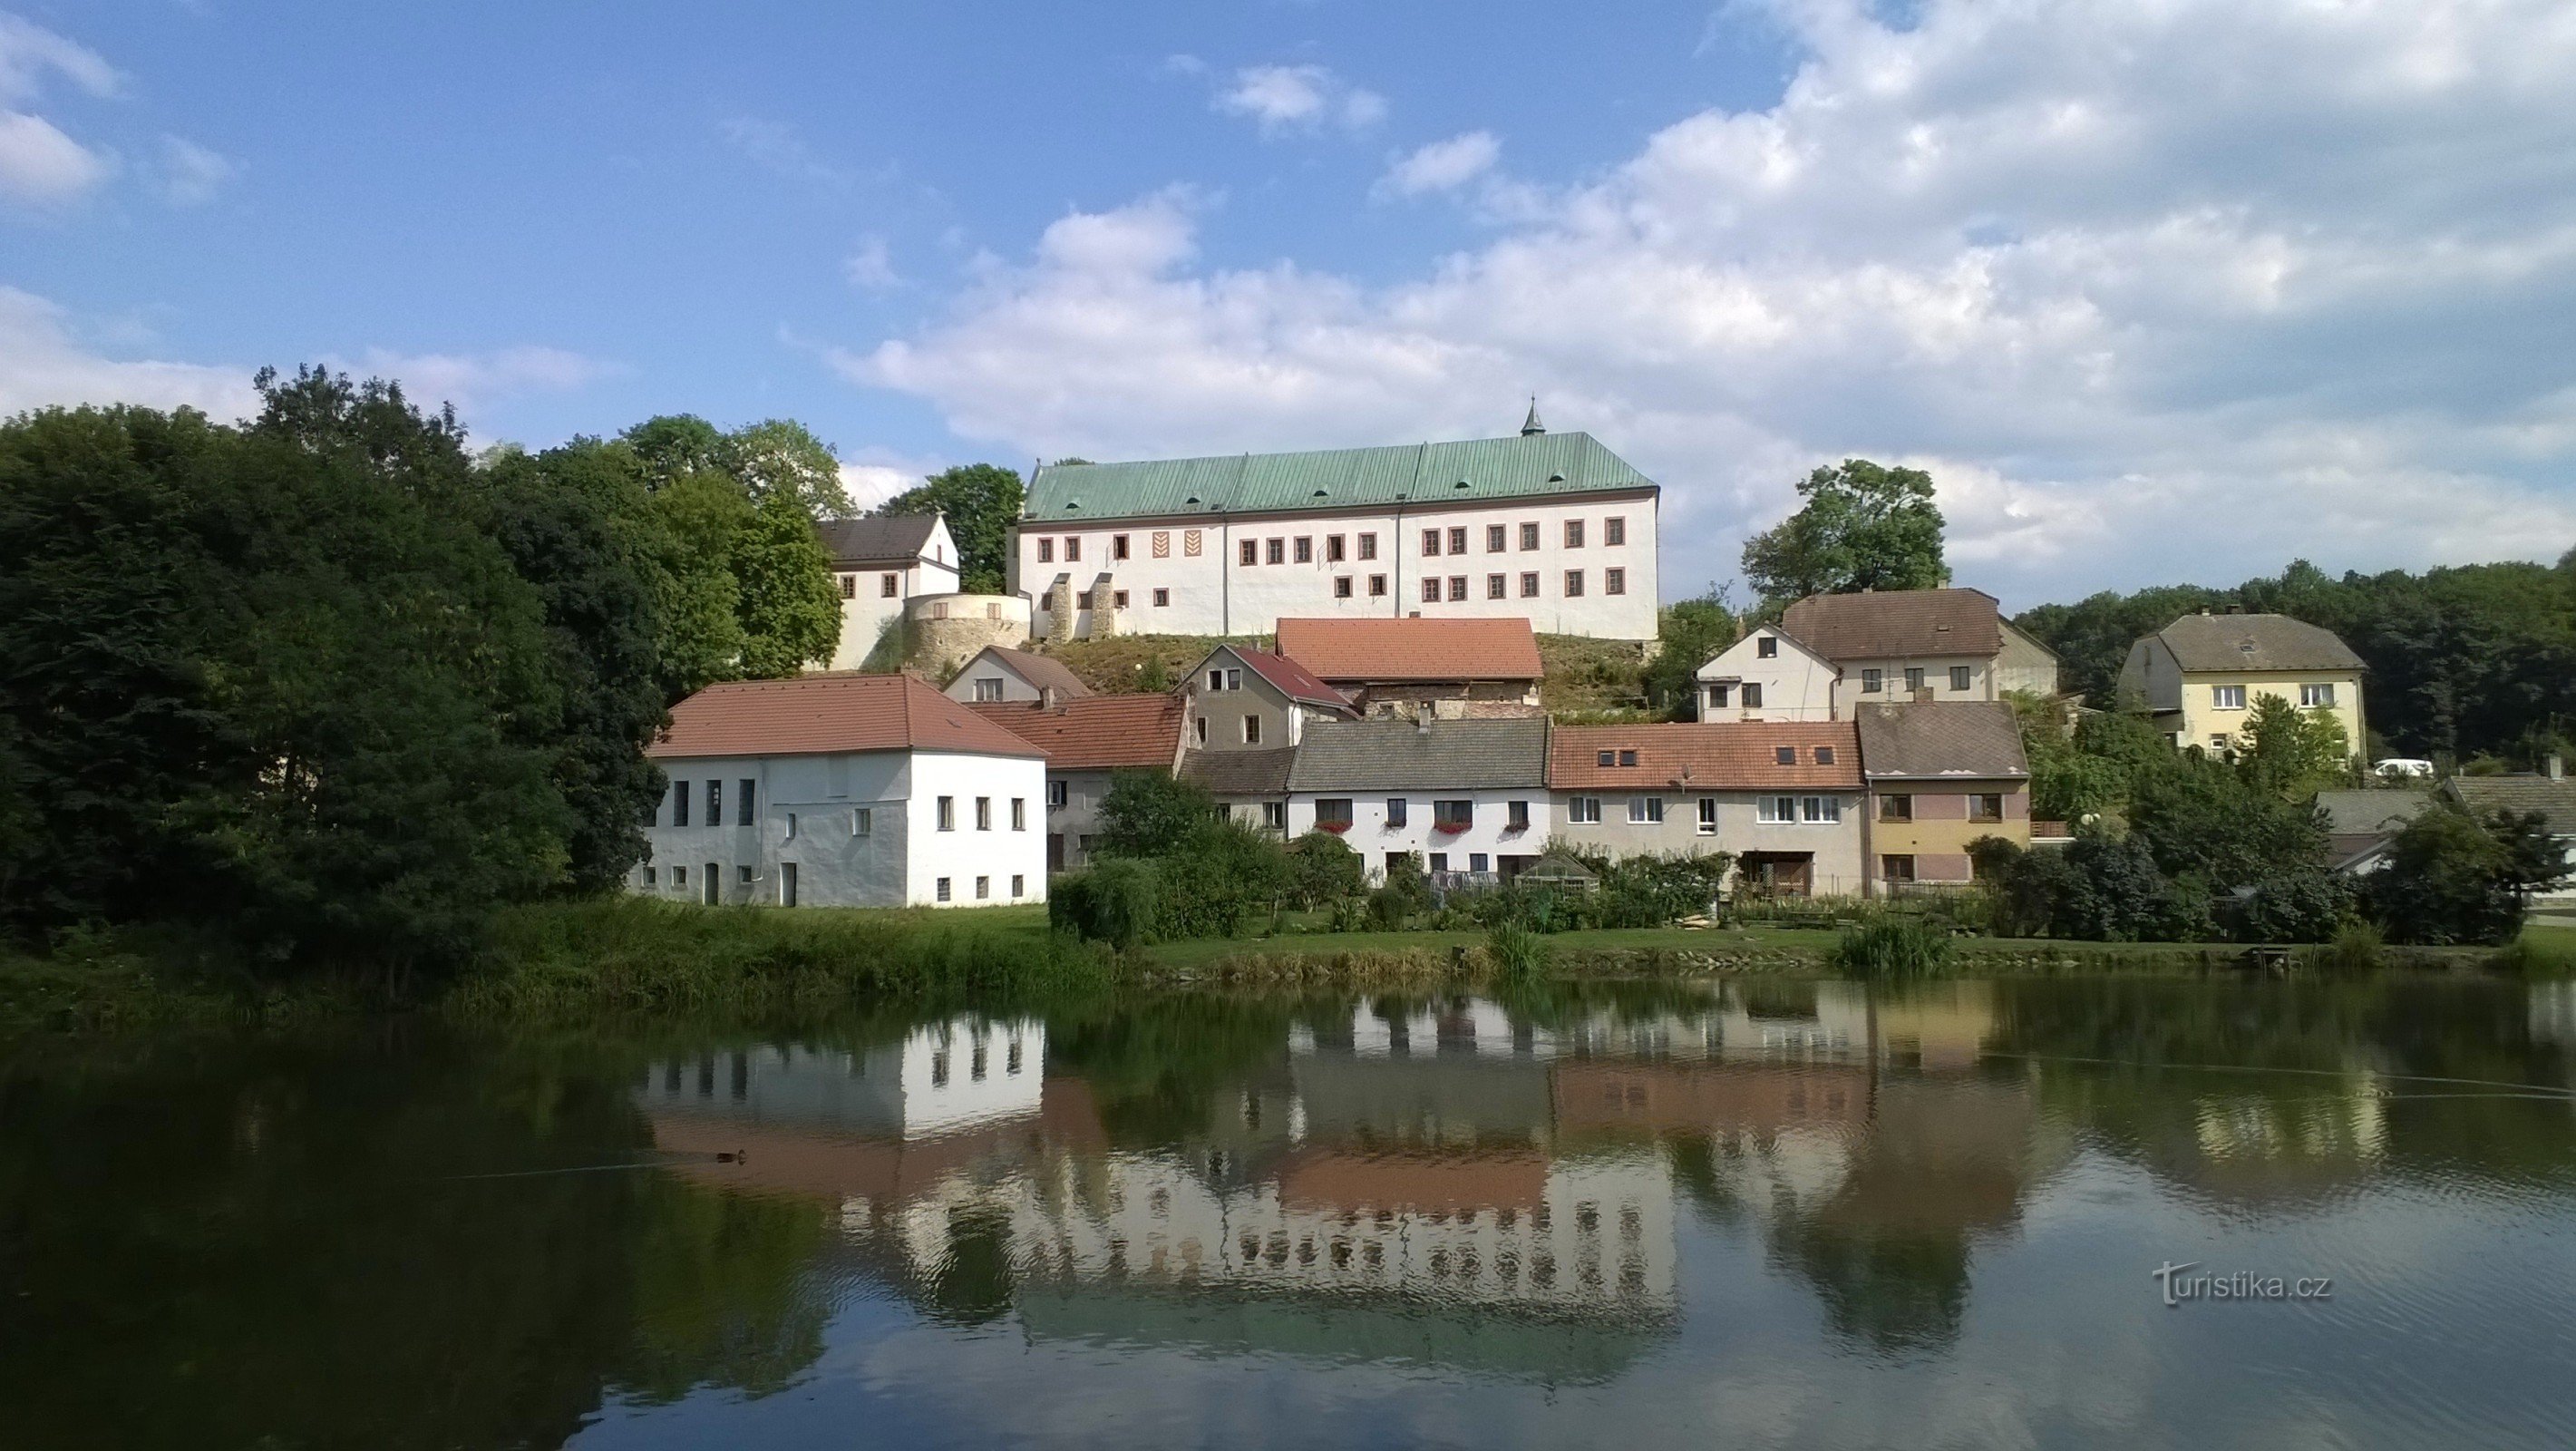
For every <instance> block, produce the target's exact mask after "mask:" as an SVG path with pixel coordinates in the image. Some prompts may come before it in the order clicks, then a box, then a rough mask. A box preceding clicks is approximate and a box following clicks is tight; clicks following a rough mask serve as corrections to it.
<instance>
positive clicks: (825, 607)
mask: <svg viewBox="0 0 2576 1451" xmlns="http://www.w3.org/2000/svg"><path fill="white" fill-rule="evenodd" d="M733 577H734V584H735V586H736V588H737V589H738V590H739V594H738V595H737V597H736V599H737V608H738V611H739V615H740V618H741V620H742V669H743V674H745V675H746V676H748V677H750V678H752V679H754V680H766V679H774V678H778V677H782V676H788V675H793V674H795V673H796V672H797V671H799V670H801V669H803V668H805V667H806V666H808V665H820V664H822V663H823V662H825V661H827V660H829V659H831V658H832V647H833V646H834V645H835V644H837V643H838V642H839V641H840V638H841V592H840V590H839V588H838V587H837V586H835V585H834V584H833V582H832V560H831V556H830V555H828V554H826V553H825V552H824V550H823V539H822V536H821V535H819V534H816V533H815V532H814V520H813V518H812V516H811V515H809V514H807V513H806V512H805V506H804V504H803V503H802V502H801V501H799V500H798V499H797V497H796V496H795V495H794V494H791V493H788V492H786V491H784V490H781V491H778V492H775V493H771V494H769V495H767V496H766V497H764V498H762V499H760V500H759V501H758V502H757V503H755V504H753V505H752V508H751V515H750V523H749V525H748V527H746V528H745V529H744V530H743V531H742V533H741V534H739V535H738V536H736V538H735V540H734V552H733Z"/></svg>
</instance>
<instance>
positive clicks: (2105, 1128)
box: [0, 978, 2576, 1451]
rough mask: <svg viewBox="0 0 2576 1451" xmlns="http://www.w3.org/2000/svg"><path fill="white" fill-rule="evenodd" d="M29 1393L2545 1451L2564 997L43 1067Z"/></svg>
mask: <svg viewBox="0 0 2576 1451" xmlns="http://www.w3.org/2000/svg"><path fill="white" fill-rule="evenodd" d="M0 1407H4V1408H5V1411H0V1418H5V1420H4V1421H0V1443H5V1444H7V1445H10V1446H27V1447H56V1446H62V1447H75V1446H79V1447H86V1446H119V1447H164V1446H167V1447H191V1448H196V1447H241V1448H252V1447H258V1448H303V1447H315V1448H319V1447H344V1446H349V1447H423V1448H428V1447H463V1448H484V1447H505V1446H538V1447H551V1446H557V1445H571V1446H577V1447H584V1448H624V1447H666V1446H733V1445H758V1446H763V1447H791V1448H792V1447H804V1446H850V1445H904V1446H986V1445H993V1444H1114V1445H1122V1446H1137V1445H1151V1446H1159V1445H1172V1444H1209V1443H1219V1442H1221V1443H1225V1444H1228V1445H1240V1446H1267V1445H1334V1446H1397V1445H1413V1444H1433V1445H1459V1446H1471V1445H1472V1446H1480V1447H1482V1446H1551V1447H1552V1446H1565V1445H1580V1444H1601V1443H1619V1444H1654V1445H1724V1446H1730V1447H1732V1446H1766V1447H1767V1446H1795V1447H1856V1446H1903V1447H1909V1448H1921V1447H1943V1446H1963V1447H1965V1446H1995V1445H2007V1446H2047V1447H2055V1446H2066V1447H2076V1446H2083V1447H2101V1446H2111V1447H2129V1446H2157V1447H2163V1446H2170V1447H2195V1448H2198V1447H2238V1446H2241V1447H2262V1448H2277V1447H2285V1446H2298V1447H2307V1446H2332V1447H2391V1448H2396V1447H2404V1448H2410V1451H2411V1448H2424V1447H2479V1448H2492V1447H2510V1446H2533V1447H2540V1446H2549V1447H2564V1446H2568V1445H2576V988H2571V986H2570V985H2564V984H2561V985H2541V986H2524V985H2521V984H2505V983H2500V982H2451V981H2434V980H2425V979H2407V978H2386V979H2380V980H2375V981H2370V982H2363V983H2352V984H2311V983H2281V982H2270V983H2246V982H2236V981H2198V980H2148V979H2086V980H2026V981H2008V982H1995V983H1955V984H1940V985H1935V986H1929V987H1925V988H1920V989H1914V990H1890V989H1880V990H1869V989H1864V988H1862V987H1859V986H1854V985H1844V984H1835V983H1821V984H1820V983H1784V982H1765V981H1758V980H1738V981H1732V982H1726V983H1715V982H1711V983H1679V984H1674V983H1662V984H1653V985H1646V984H1590V985H1583V986H1551V987H1544V988H1534V989H1529V990H1525V991H1522V992H1518V993H1510V994H1504V995H1502V996H1501V997H1499V998H1487V997H1477V996H1470V995H1455V996H1451V995H1429V996H1422V995H1416V996H1403V997H1394V996H1366V995H1357V996H1355V995H1340V994H1307V995H1297V996H1272V997H1265V996H1241V995H1233V996H1192V995H1156V996H1139V997H1132V998H1127V999H1122V1000H1117V1001H1093V1002H1084V1003H1077V1004H1068V1005H1053V1006H1025V1005H1015V1006H1010V1007H1002V1006H998V1005H997V1006H994V1007H992V1008H991V1009H990V1010H989V1011H983V1012H973V1011H953V1012H940V1013H935V1014H930V1013H924V1014H910V1015H906V1014H877V1015H870V1016H853V1017H851V1018H849V1019H848V1020H846V1021H837V1022H819V1023H810V1024H805V1025H802V1026H800V1027H798V1028H796V1029H794V1030H793V1031H788V1030H783V1029H778V1028H770V1029H768V1030H765V1031H746V1030H737V1029H728V1028H723V1027H718V1026H713V1025H708V1026H702V1027H692V1026H689V1025H686V1024H681V1023H672V1022H657V1023H649V1024H636V1025H631V1026H625V1027H601V1028H593V1029H587V1030H581V1031H568V1030H543V1031H540V1030H534V1029H528V1030H517V1031H468V1030H462V1029H458V1028H454V1027H442V1026H439V1025H436V1024H432V1023H428V1022H419V1021H400V1022H373V1023H367V1024H363V1025H360V1024H346V1025H339V1026H334V1027H329V1028H322V1029H312V1030H301V1031H296V1032H291V1033H282V1034H268V1035H258V1036H248V1035H245V1036H221V1035H212V1036H210V1035H200V1034H191V1035H179V1036H173V1037H170V1038H167V1039H163V1040H131V1039H124V1040H98V1041H90V1042H78V1043H71V1042H50V1043H37V1044H24V1045H20V1046H19V1047H18V1048H16V1049H14V1050H11V1051H10V1055H9V1057H8V1058H7V1060H6V1061H5V1062H0Z"/></svg>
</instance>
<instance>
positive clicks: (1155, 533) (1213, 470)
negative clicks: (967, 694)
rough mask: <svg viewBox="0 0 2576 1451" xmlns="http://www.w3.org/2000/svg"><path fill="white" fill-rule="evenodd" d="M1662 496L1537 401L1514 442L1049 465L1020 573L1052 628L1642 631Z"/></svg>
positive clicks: (1031, 509)
mask: <svg viewBox="0 0 2576 1451" xmlns="http://www.w3.org/2000/svg"><path fill="white" fill-rule="evenodd" d="M1660 492H1661V491H1660V489H1659V488H1658V486H1657V485H1656V484H1655V482H1654V481H1653V480H1652V479H1649V478H1647V477H1646V476H1645V475H1643V474H1641V473H1639V472H1638V471H1637V470H1636V469H1635V468H1634V467H1632V466H1630V465H1629V464H1628V463H1627V462H1626V461H1625V460H1623V459H1621V458H1620V457H1619V456H1618V455H1617V454H1614V453H1612V452H1611V451H1610V450H1609V449H1607V448H1605V447H1603V446H1602V445H1601V444H1600V443H1599V442H1597V441H1595V440H1594V439H1593V438H1592V437H1591V436H1590V435H1588V434H1582V433H1549V432H1547V431H1546V429H1544V428H1543V427H1541V426H1540V424H1539V421H1538V414H1537V409H1536V408H1535V407H1533V408H1532V409H1531V411H1530V416H1529V419H1528V420H1527V422H1525V423H1524V424H1523V425H1522V427H1521V432H1520V435H1519V436H1518V437H1514V438H1489V439H1475V440H1470V441H1467V442H1462V443H1420V444H1403V445H1399V446H1394V447H1383V448H1349V449H1331V450H1325V451H1321V452H1309V453H1280V454H1232V455H1227V456H1224V457H1218V458H1190V459H1159V460H1152V461H1147V462H1141V463H1063V464H1048V465H1045V466H1043V467H1041V468H1039V469H1038V470H1037V472H1036V474H1035V475H1034V476H1032V477H1031V478H1030V480H1029V487H1028V493H1027V498H1026V501H1025V503H1024V504H1023V506H1022V509H1021V517H1020V520H1019V522H1018V523H1017V524H1016V525H1014V526H1013V528H1012V530H1011V534H1010V545H1009V566H1008V568H1009V574H1010V581H1011V582H1010V588H1011V589H1012V590H1014V591H1017V592H1022V593H1025V594H1026V595H1027V596H1028V597H1029V598H1030V599H1031V601H1032V602H1033V603H1034V605H1035V615H1034V623H1033V626H1032V628H1033V629H1034V631H1035V632H1036V634H1037V635H1038V636H1039V637H1041V638H1048V639H1071V638H1076V637H1083V636H1092V635H1116V634H1129V633H1142V634H1157V635H1254V634H1268V633H1271V632H1273V631H1275V630H1276V629H1277V628H1278V622H1279V621H1280V620H1282V619H1290V618H1327V617H1329V618H1336V619H1366V618H1376V619H1403V618H1411V617H1420V618H1424V619H1453V618H1482V619H1506V618H1516V619H1525V620H1527V621H1529V622H1530V624H1531V625H1532V626H1533V627H1534V628H1536V629H1539V630H1544V631H1547V632H1550V633H1553V634H1565V635H1591V636H1598V637H1602V638H1606V639H1617V640H1651V639H1653V638H1655V621H1656V601H1657V596H1656V589H1657V579H1656V560H1655V549H1656V504H1657V500H1658V497H1659V495H1660Z"/></svg>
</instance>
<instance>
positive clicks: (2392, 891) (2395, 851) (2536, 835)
mask: <svg viewBox="0 0 2576 1451" xmlns="http://www.w3.org/2000/svg"><path fill="white" fill-rule="evenodd" d="M2567 871H2568V861H2567V856H2566V851H2565V849H2564V848H2563V847H2561V846H2560V845H2559V844H2558V841H2557V839H2556V838H2555V837H2553V836H2552V835H2551V834H2550V832H2549V827H2548V823H2547V821H2546V820H2545V819H2544V818H2542V817H2541V816H2540V815H2538V814H2537V813H2532V814H2527V815H2524V814H2516V813H2514V812H2510V811H2499V812H2496V813H2493V814H2492V815H2488V816H2473V815H2471V814H2470V813H2468V812H2465V811H2459V810H2452V809H2440V810H2433V811H2426V812H2423V813H2421V814H2419V815H2418V816H2416V817H2415V819H2414V820H2412V821H2410V822H2408V823H2407V824H2406V827H2405V829H2404V830H2402V831H2400V832H2398V833H2397V835H2396V837H2395V839H2394V840H2392V841H2391V842H2390V844H2389V853H2388V865H2387V867H2386V868H2385V869H2383V870H2381V871H2380V872H2378V873H2377V874H2375V875H2374V876H2373V877H2372V878H2371V881H2370V909H2371V913H2372V915H2373V916H2374V917H2376V918H2377V919H2378V921H2379V924H2380V926H2381V927H2382V928H2383V929H2385V930H2386V932H2387V934H2388V936H2389V937H2390V938H2391V939H2393V940H2395V941H2398V942H2422V943H2434V944H2445V943H2485V944H2497V943H2503V942H2508V941H2511V940H2512V939H2513V937H2514V936H2515V934H2517V933H2519V932H2520V931H2521V930H2522V921H2523V917H2524V915H2525V913H2526V912H2527V911H2528V910H2529V908H2530V905H2531V894H2532V893H2533V892H2534V891H2535V890H2538V889H2540V888H2543V887H2546V886H2549V885H2550V884H2552V883H2554V882H2557V881H2559V880H2561V879H2563V878H2564V877H2565V876H2566V874H2567Z"/></svg>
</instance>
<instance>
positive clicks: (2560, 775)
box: [2541, 751, 2567, 781]
mask: <svg viewBox="0 0 2576 1451" xmlns="http://www.w3.org/2000/svg"><path fill="white" fill-rule="evenodd" d="M2541 769H2542V770H2543V771H2544V772H2546V773H2547V774H2548V776H2549V779H2550V780H2552V781H2564V780H2566V779H2567V758H2566V757H2565V756H2562V755H2560V754H2558V753H2557V752H2556V751H2551V752H2550V753H2549V759H2548V760H2547V761H2545V762H2543V763H2542V765H2541Z"/></svg>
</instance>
